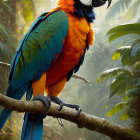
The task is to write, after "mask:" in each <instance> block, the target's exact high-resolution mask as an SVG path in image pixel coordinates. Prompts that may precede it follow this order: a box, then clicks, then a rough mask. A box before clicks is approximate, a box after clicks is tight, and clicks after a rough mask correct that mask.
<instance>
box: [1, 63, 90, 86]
mask: <svg viewBox="0 0 140 140" xmlns="http://www.w3.org/2000/svg"><path fill="white" fill-rule="evenodd" d="M0 67H6V68H8V69H9V68H10V64H8V63H4V62H0ZM72 78H75V79H80V80H82V81H84V82H85V83H87V84H90V81H88V80H87V79H86V78H84V77H82V76H80V75H75V74H73V75H72Z"/></svg>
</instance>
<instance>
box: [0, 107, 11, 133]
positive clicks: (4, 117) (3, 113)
mask: <svg viewBox="0 0 140 140" xmlns="http://www.w3.org/2000/svg"><path fill="white" fill-rule="evenodd" d="M11 112H12V111H8V110H6V109H5V108H3V109H2V111H1V114H0V130H1V129H2V127H3V126H4V124H5V122H6V121H7V119H8V117H9V116H10V114H11Z"/></svg>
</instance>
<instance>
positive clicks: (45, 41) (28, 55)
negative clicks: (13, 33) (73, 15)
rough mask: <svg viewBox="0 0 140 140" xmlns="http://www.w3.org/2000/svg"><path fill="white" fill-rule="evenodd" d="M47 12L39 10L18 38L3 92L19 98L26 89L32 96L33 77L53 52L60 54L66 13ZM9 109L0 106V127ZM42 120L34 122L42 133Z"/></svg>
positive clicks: (48, 64) (43, 68)
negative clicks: (17, 44) (24, 32)
mask: <svg viewBox="0 0 140 140" xmlns="http://www.w3.org/2000/svg"><path fill="white" fill-rule="evenodd" d="M46 14H47V13H44V14H42V15H41V16H40V17H39V18H38V19H37V20H36V21H35V22H34V23H33V25H32V26H31V28H30V29H29V31H28V33H27V34H26V35H25V36H24V37H23V39H22V41H21V42H20V44H19V46H18V49H17V52H16V54H15V56H14V57H13V59H12V61H11V64H10V74H9V86H8V89H7V94H6V95H7V96H9V97H12V98H15V99H18V100H20V99H21V98H22V96H23V95H24V93H25V92H26V91H27V90H28V91H27V96H26V97H27V99H30V98H31V96H32V93H31V84H32V81H33V80H39V79H40V77H41V75H42V74H43V73H44V72H45V71H46V70H48V69H49V68H50V67H51V62H52V60H53V59H55V57H56V54H60V53H61V51H62V47H63V39H64V38H65V37H66V35H67V33H68V29H69V21H68V16H67V14H66V13H65V12H63V11H57V12H54V13H52V14H50V15H49V16H48V17H46V16H45V15H46ZM10 113H11V111H7V110H6V109H3V110H2V112H1V115H0V129H1V128H2V127H3V125H4V123H5V122H6V120H7V118H8V117H9V115H10ZM27 122H28V121H27ZM42 122H43V119H41V120H39V121H38V122H37V124H36V125H35V126H37V127H35V130H37V129H39V130H38V131H39V132H40V133H41V135H42V134H43V129H42ZM39 125H40V126H39ZM29 126H30V125H29ZM34 136H36V134H34ZM36 137H37V136H36ZM38 140H39V139H38Z"/></svg>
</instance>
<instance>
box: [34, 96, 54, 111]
mask: <svg viewBox="0 0 140 140" xmlns="http://www.w3.org/2000/svg"><path fill="white" fill-rule="evenodd" d="M36 100H39V101H41V102H42V103H43V104H44V105H45V107H46V111H48V109H49V108H50V106H51V100H50V99H49V98H48V97H45V96H43V95H41V94H39V95H38V96H37V97H34V98H33V100H32V101H36Z"/></svg>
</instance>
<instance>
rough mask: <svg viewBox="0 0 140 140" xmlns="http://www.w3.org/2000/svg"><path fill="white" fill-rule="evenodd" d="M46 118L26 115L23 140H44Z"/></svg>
mask: <svg viewBox="0 0 140 140" xmlns="http://www.w3.org/2000/svg"><path fill="white" fill-rule="evenodd" d="M43 118H44V116H40V115H33V114H30V113H25V117H24V123H23V127H22V135H21V140H31V139H32V140H42V137H43Z"/></svg>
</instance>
